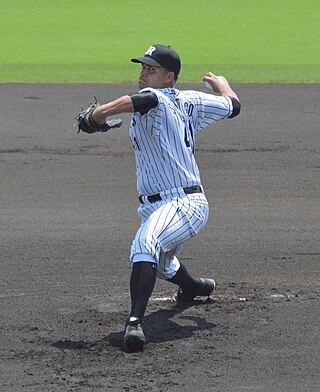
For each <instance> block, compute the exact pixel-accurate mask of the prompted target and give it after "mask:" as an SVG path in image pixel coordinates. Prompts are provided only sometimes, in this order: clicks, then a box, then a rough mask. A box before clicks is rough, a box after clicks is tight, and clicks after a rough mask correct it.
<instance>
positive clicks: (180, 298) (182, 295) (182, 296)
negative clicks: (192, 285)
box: [171, 278, 216, 304]
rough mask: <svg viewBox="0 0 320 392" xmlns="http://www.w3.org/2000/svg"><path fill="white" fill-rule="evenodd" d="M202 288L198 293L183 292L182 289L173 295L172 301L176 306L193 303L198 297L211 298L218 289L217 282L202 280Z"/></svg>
mask: <svg viewBox="0 0 320 392" xmlns="http://www.w3.org/2000/svg"><path fill="white" fill-rule="evenodd" d="M199 281H200V284H201V285H200V287H199V289H197V290H196V291H190V292H183V291H182V289H181V287H179V289H178V291H177V292H176V293H174V294H173V296H172V298H171V299H172V301H173V302H175V303H176V304H186V303H188V302H192V301H193V300H194V299H195V298H196V297H198V296H199V297H208V298H209V297H210V295H211V294H212V293H213V292H214V290H215V288H216V282H215V281H214V280H213V279H204V278H200V279H199Z"/></svg>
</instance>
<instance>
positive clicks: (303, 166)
mask: <svg viewBox="0 0 320 392" xmlns="http://www.w3.org/2000/svg"><path fill="white" fill-rule="evenodd" d="M177 87H178V88H181V89H184V88H195V89H202V90H203V89H204V87H203V85H197V84H193V85H178V86H177ZM234 88H235V91H237V92H238V93H239V96H240V98H241V101H242V113H241V115H240V116H239V117H238V118H235V119H233V120H228V121H224V122H222V123H221V124H217V125H216V126H214V127H210V128H208V129H207V130H205V131H204V132H202V134H199V137H198V140H197V152H196V156H197V159H198V163H199V166H200V170H201V173H202V182H203V186H204V188H205V191H206V195H207V198H208V200H209V203H210V207H211V214H210V218H209V221H208V224H207V226H206V228H205V229H204V230H203V232H202V233H201V234H200V235H199V236H198V237H197V238H195V239H194V240H192V241H191V242H190V243H189V244H187V245H186V246H185V247H184V248H183V251H182V253H181V256H180V257H181V260H182V261H183V262H184V263H185V264H186V265H187V266H188V267H189V269H190V270H191V271H192V272H193V274H194V275H197V276H199V277H213V278H214V279H215V280H216V281H217V285H218V286H217V291H216V294H215V295H214V297H213V298H212V299H211V300H210V301H205V302H202V301H198V302H195V303H194V305H193V306H191V307H188V308H179V307H177V306H174V305H173V304H172V303H171V302H170V300H169V298H170V296H171V294H172V292H173V290H174V286H173V285H169V284H168V283H166V282H163V281H158V282H157V284H156V288H155V291H154V293H153V296H152V298H151V300H150V304H149V306H148V310H147V315H146V319H145V324H144V325H145V333H146V337H147V341H148V344H147V346H146V348H145V350H144V352H141V353H134V354H129V353H126V352H125V351H124V350H123V347H122V337H123V328H124V320H125V318H126V317H127V314H128V311H129V306H130V303H129V287H128V285H129V276H130V264H129V262H128V255H129V248H130V245H131V240H132V238H133V236H134V233H135V230H136V228H137V227H138V225H139V220H138V217H137V214H136V208H137V207H138V200H137V195H136V190H135V181H136V179H135V163H134V155H133V152H132V149H131V146H130V141H129V137H128V125H129V121H130V116H129V115H125V116H123V120H124V125H123V127H122V128H121V129H119V130H116V131H110V132H109V133H107V134H105V135H85V134H83V133H80V134H77V133H76V129H75V128H74V127H73V124H74V122H75V121H74V117H75V116H76V114H77V113H78V112H79V110H80V106H81V105H84V106H85V105H86V104H88V103H89V101H90V100H93V98H92V96H93V95H96V96H97V97H98V100H99V101H107V100H110V99H113V98H116V97H118V96H120V95H122V94H124V93H130V92H134V91H136V86H135V85H132V84H130V85H95V84H82V85H74V84H65V85H62V84H61V85H55V84H50V85H39V84H38V85H28V84H17V85H15V84H3V85H1V90H2V93H1V98H0V99H1V113H2V114H1V120H2V121H1V148H0V175H1V188H0V208H1V229H0V230H1V280H0V290H1V291H0V301H1V325H0V328H1V335H0V344H1V352H0V389H1V391H4V392H20V391H27V392H29V391H30V392H31V391H32V392H33V391H37V392H38V391H39V392H40V391H41V392H42V391H47V392H56V391H64V392H65V391H84V392H87V391H114V392H116V391H155V392H160V391H162V392H164V391H170V392H180V391H184V392H188V391H204V392H209V391H210V392H211V391H219V392H244V391H274V392H279V391H281V392H289V391H290V392H291V391H293V390H294V391H295V392H307V391H309V392H316V391H318V390H319V385H320V376H319V374H320V365H319V363H320V361H319V359H320V358H319V352H320V344H319V342H320V339H319V323H320V315H319V299H320V267H319V261H320V245H319V218H320V207H319V198H320V181H319V177H320V162H319V157H320V142H319V115H318V112H319V110H318V103H319V86H318V85H268V84H260V85H249V84H247V85H244V84H242V85H236V86H234ZM203 91H205V90H203Z"/></svg>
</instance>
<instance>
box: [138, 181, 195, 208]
mask: <svg viewBox="0 0 320 392" xmlns="http://www.w3.org/2000/svg"><path fill="white" fill-rule="evenodd" d="M183 192H184V193H185V194H186V195H190V194H191V193H202V188H201V186H200V185H194V186H188V187H187V188H183ZM143 197H145V198H146V199H147V200H148V201H149V203H155V202H156V201H160V200H162V197H161V196H160V193H156V194H155V195H150V196H141V195H140V196H139V201H140V203H141V204H143Z"/></svg>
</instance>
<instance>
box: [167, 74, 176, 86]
mask: <svg viewBox="0 0 320 392" xmlns="http://www.w3.org/2000/svg"><path fill="white" fill-rule="evenodd" d="M174 83H175V75H174V72H173V71H169V72H168V74H167V80H166V84H167V85H168V86H171V85H172V86H173V85H174Z"/></svg>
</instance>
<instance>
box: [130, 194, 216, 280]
mask: <svg viewBox="0 0 320 392" xmlns="http://www.w3.org/2000/svg"><path fill="white" fill-rule="evenodd" d="M138 212H139V215H140V217H141V219H142V223H141V226H140V228H139V230H138V231H137V233H136V236H135V239H134V240H133V243H132V246H131V260H133V258H134V256H135V255H150V256H151V257H152V259H153V260H154V261H155V262H157V263H158V274H159V276H160V277H163V278H166V279H168V278H170V277H172V276H174V274H175V272H176V270H177V269H178V268H179V262H178V260H177V258H176V254H177V253H178V252H179V251H180V249H181V247H182V244H183V243H184V242H186V241H187V240H189V239H190V238H192V237H194V236H195V235H197V234H198V233H199V232H200V231H201V229H202V228H203V227H204V226H205V224H206V222H207V219H208V213H209V207H208V203H207V200H206V198H205V196H204V195H203V194H202V193H195V194H191V195H185V196H184V197H175V198H171V197H170V196H168V198H167V199H164V200H161V201H159V202H156V203H147V204H142V205H141V206H140V208H139V210H138ZM142 257H143V256H142ZM136 261H138V260H136ZM140 261H142V260H140Z"/></svg>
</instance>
